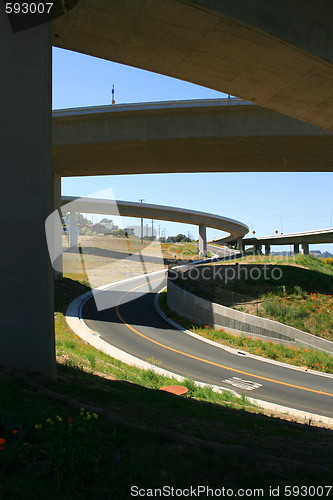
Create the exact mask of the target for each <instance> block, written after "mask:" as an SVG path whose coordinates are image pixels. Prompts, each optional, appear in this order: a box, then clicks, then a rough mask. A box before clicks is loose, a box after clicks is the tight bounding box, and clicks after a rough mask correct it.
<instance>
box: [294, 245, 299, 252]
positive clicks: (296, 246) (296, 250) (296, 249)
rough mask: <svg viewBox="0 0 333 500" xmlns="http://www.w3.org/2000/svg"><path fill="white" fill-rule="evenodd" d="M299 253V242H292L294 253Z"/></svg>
mask: <svg viewBox="0 0 333 500" xmlns="http://www.w3.org/2000/svg"><path fill="white" fill-rule="evenodd" d="M296 253H299V243H294V254H296Z"/></svg>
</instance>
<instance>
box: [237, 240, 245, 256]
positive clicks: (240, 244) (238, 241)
mask: <svg viewBox="0 0 333 500" xmlns="http://www.w3.org/2000/svg"><path fill="white" fill-rule="evenodd" d="M237 246H238V249H239V251H240V252H242V253H243V252H244V242H243V239H242V238H238V240H237Z"/></svg>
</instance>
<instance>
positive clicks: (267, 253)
mask: <svg viewBox="0 0 333 500" xmlns="http://www.w3.org/2000/svg"><path fill="white" fill-rule="evenodd" d="M270 254H271V245H268V244H265V255H270Z"/></svg>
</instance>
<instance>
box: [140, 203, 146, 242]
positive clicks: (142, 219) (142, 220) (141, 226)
mask: <svg viewBox="0 0 333 500" xmlns="http://www.w3.org/2000/svg"><path fill="white" fill-rule="evenodd" d="M139 201H141V203H143V202H144V201H145V200H144V199H142V198H141V199H140V200H139ZM141 245H143V218H142V217H141Z"/></svg>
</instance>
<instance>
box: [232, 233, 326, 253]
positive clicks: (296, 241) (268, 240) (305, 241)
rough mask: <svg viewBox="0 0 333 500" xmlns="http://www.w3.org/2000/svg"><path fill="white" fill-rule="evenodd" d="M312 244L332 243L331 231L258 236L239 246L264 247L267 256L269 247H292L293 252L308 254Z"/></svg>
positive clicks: (245, 240) (246, 240)
mask: <svg viewBox="0 0 333 500" xmlns="http://www.w3.org/2000/svg"><path fill="white" fill-rule="evenodd" d="M314 243H317V244H319V243H333V229H331V228H329V229H318V230H315V231H305V232H301V233H288V234H278V235H276V236H258V237H256V238H245V239H243V240H242V242H241V245H242V246H243V247H244V248H245V247H246V246H248V245H251V246H254V247H256V248H259V246H261V245H263V246H265V253H266V254H269V253H270V251H271V245H293V246H294V252H295V253H299V251H300V247H301V250H302V253H304V254H305V255H307V254H308V253H309V245H310V244H314Z"/></svg>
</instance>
